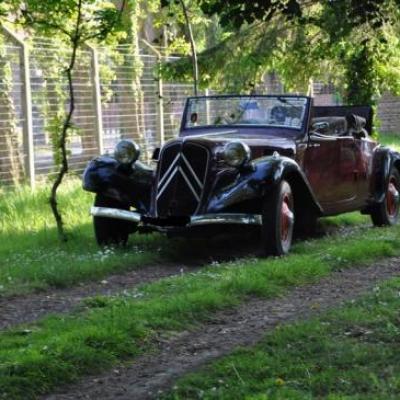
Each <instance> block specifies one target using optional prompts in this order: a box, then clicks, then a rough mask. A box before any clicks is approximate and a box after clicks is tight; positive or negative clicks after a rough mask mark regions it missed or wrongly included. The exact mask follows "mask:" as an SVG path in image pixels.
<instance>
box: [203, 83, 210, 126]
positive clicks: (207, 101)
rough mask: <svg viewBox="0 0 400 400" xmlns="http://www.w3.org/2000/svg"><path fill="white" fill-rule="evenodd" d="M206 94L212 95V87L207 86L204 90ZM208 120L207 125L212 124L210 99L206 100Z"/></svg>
mask: <svg viewBox="0 0 400 400" xmlns="http://www.w3.org/2000/svg"><path fill="white" fill-rule="evenodd" d="M204 95H205V96H207V97H208V96H209V95H210V89H208V88H207V89H206V90H205V91H204ZM206 121H207V125H210V124H211V119H210V102H209V100H208V99H207V100H206Z"/></svg>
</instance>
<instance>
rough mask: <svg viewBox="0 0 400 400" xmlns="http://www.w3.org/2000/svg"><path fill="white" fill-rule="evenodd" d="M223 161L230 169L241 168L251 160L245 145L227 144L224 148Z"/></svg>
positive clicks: (237, 143)
mask: <svg viewBox="0 0 400 400" xmlns="http://www.w3.org/2000/svg"><path fill="white" fill-rule="evenodd" d="M223 154H224V160H225V162H226V163H227V164H228V165H230V166H231V167H241V166H242V165H243V164H245V163H247V162H249V161H250V159H251V151H250V148H249V146H247V144H246V143H243V142H240V141H234V142H229V143H227V144H226V145H225V148H224V153H223Z"/></svg>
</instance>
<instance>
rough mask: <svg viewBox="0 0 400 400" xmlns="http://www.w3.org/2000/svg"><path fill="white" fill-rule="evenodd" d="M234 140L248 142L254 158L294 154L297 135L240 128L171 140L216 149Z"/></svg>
mask: <svg viewBox="0 0 400 400" xmlns="http://www.w3.org/2000/svg"><path fill="white" fill-rule="evenodd" d="M233 140H240V141H242V142H244V143H246V144H247V145H248V146H249V147H250V149H251V150H252V154H253V158H257V157H261V156H263V155H266V154H269V153H270V152H273V151H278V152H280V153H282V154H285V155H288V156H293V155H294V154H295V152H296V139H295V137H281V136H276V135H273V134H271V133H269V134H268V133H267V132H264V131H263V132H262V133H244V132H240V131H238V130H226V131H215V132H210V131H208V132H207V133H202V134H199V135H190V136H183V137H179V138H177V139H174V140H173V141H171V142H174V143H176V142H177V141H178V142H182V144H184V143H187V142H190V143H198V144H201V145H203V146H205V147H207V148H209V149H210V150H211V151H214V150H215V149H217V148H219V147H222V146H224V145H225V144H226V143H228V142H231V141H233Z"/></svg>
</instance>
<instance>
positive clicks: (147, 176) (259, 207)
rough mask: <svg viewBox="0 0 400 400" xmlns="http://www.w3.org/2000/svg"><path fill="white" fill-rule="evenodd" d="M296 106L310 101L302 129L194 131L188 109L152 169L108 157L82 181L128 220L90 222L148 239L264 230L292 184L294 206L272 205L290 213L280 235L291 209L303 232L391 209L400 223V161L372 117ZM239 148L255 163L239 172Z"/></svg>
mask: <svg viewBox="0 0 400 400" xmlns="http://www.w3.org/2000/svg"><path fill="white" fill-rule="evenodd" d="M226 97H228V96H215V97H212V99H215V100H216V101H218V99H219V98H226ZM268 97H269V96H257V97H256V98H257V99H263V98H268ZM270 97H273V96H270ZM275 97H276V96H275ZM244 98H245V99H248V98H249V96H247V97H244ZM292 98H293V99H299V98H300V99H304V104H305V106H304V110H303V113H304V115H303V119H302V121H301V123H299V125H298V126H297V128H296V129H293V128H292V127H279V126H263V125H262V124H258V125H257V126H248V125H241V124H237V123H229V122H226V123H223V124H216V125H207V126H196V125H194V124H190V123H189V124H188V121H187V119H188V118H193V119H194V120H195V119H196V118H197V116H196V115H195V113H192V114H191V113H190V110H188V107H189V103H190V99H189V100H188V105H187V106H186V110H185V113H184V117H183V119H182V125H181V129H180V133H179V137H178V138H176V139H172V140H170V141H169V142H167V143H166V144H165V145H164V146H163V147H162V148H161V149H157V150H156V152H155V156H154V158H155V162H156V167H155V168H154V169H150V168H148V167H145V166H144V165H143V164H141V163H139V162H136V163H134V164H133V165H130V166H129V167H128V168H127V167H126V166H125V165H121V164H120V163H119V162H118V161H116V160H115V159H114V158H112V157H106V156H103V157H99V158H97V159H95V160H93V161H91V163H90V164H89V165H88V167H87V169H86V171H85V173H84V188H85V189H86V190H90V191H92V192H95V193H97V194H100V195H102V196H104V197H109V198H112V199H114V201H115V203H113V204H117V205H116V206H115V205H113V207H111V208H114V209H116V210H118V209H120V210H124V212H122V211H121V212H122V213H121V214H119V215H118V213H117V212H115V213H113V212H112V210H111V209H110V207H108V208H107V207H94V208H93V209H92V214H93V215H94V216H95V218H96V217H97V218H107V217H108V218H114V219H119V220H121V221H124V220H125V221H130V222H131V223H135V228H138V229H139V230H141V231H146V232H147V231H153V230H158V231H164V232H175V233H176V232H186V231H188V230H191V229H194V228H196V227H198V226H202V227H210V228H211V227H215V226H221V225H222V226H224V225H225V226H226V225H243V224H245V225H261V226H262V225H263V224H265V223H266V219H265V218H266V217H265V213H267V214H268V211H266V210H265V207H266V205H265V204H266V199H268V197H271V196H272V197H273V196H274V191H275V192H276V190H278V189H279V187H280V185H282V182H283V181H285V182H287V183H288V184H289V185H290V192H291V193H290V196H291V197H292V198H293V199H292V200H291V202H288V204H287V206H285V204H284V203H282V204H283V206H282V204H281V205H279V204H278V205H276V204H275V203H276V202H279V201H280V200H279V199H278V200H276V201H275V200H274V205H273V207H275V206H277V207H278V208H279V207H280V210H281V211H279V210H278V212H283V214H282V217H279V215H278V220H277V221H278V222H275V223H278V224H281V225H280V228H279V230H280V232H283V233H282V235H284V234H285V232H284V229H285V227H284V225H285V224H287V223H288V222H287V221H286V222H285V220H284V219H285V211H284V210H283V208H284V207H286V208H288V207H289V208H291V211H289V214H290V215H291V216H292V219H291V220H290V221H292V222H293V218H294V220H295V221H296V224H307V221H308V220H312V219H315V218H318V217H321V216H329V215H337V214H341V213H345V212H350V211H356V210H359V211H361V212H362V213H366V214H368V213H370V214H373V213H376V212H377V211H376V210H377V209H379V210H380V212H382V207H383V206H384V208H385V209H386V211H387V213H389V214H390V213H392V214H393V215H392V217H393V218H392V219H393V221H394V220H396V221H397V215H398V203H399V182H398V181H397V180H398V178H397V177H398V173H399V171H400V155H399V153H397V152H395V151H393V150H391V149H390V148H387V147H383V146H381V145H379V144H378V143H377V142H376V141H375V140H374V139H372V138H371V134H372V109H371V108H370V107H368V106H357V107H355V106H352V107H351V106H329V107H315V106H313V102H312V99H311V98H308V97H301V96H300V97H299V96H284V98H283V100H282V101H284V102H288V101H290V100H291V99H292ZM278 99H279V97H278ZM349 116H356V117H355V118H358V119H359V120H361V121H363V124H362V126H358V127H357V129H350V128H351V127H350V125H349V124H347V125H343V126H345V127H344V128H343V129H342V128H341V126H342V125H340V124H339V125H337V122H338V121H339V122H340V123H342V122H343V121H345V120H347V121H349ZM353 118H354V117H353ZM345 124H346V123H345ZM338 126H339V128H337V127H338ZM232 141H236V142H237V141H240V142H242V143H244V144H245V145H247V146H248V147H249V148H250V151H251V158H250V160H247V161H246V162H245V163H243V165H240V166H239V167H233V166H231V165H228V164H227V163H226V160H224V149H225V148H226V145H227V143H230V142H232ZM393 171H397V172H395V173H393ZM282 201H283V200H282ZM118 204H119V205H120V206H118ZM268 204H269V203H268ZM132 207H133V208H135V210H134V211H131V210H130V208H132ZM282 207H283V208H282ZM282 210H283V211H282ZM124 213H125V214H124ZM127 213H131V214H130V215H131V218H130V217H129V214H127ZM293 215H294V217H293ZM389 217H390V215H389ZM394 217H395V218H394ZM274 221H275V220H274ZM290 221H289V222H290ZM136 224H137V225H136ZM382 224H383V223H382ZM286 234H287V232H286ZM266 240H268V238H266ZM273 253H277V254H279V253H280V252H279V251H278V252H277V251H273Z"/></svg>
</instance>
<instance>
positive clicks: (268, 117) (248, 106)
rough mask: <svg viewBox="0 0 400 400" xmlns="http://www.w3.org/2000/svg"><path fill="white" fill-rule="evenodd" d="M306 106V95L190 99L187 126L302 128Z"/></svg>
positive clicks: (186, 119)
mask: <svg viewBox="0 0 400 400" xmlns="http://www.w3.org/2000/svg"><path fill="white" fill-rule="evenodd" d="M306 106H307V98H306V97H289V96H248V97H246V96H226V97H225V96H221V97H218V96H215V97H199V98H190V99H189V100H188V105H187V107H186V115H185V119H184V121H185V128H195V127H196V128H197V127H207V126H227V125H228V126H229V125H234V126H266V127H282V128H293V129H301V128H302V126H303V121H304V118H305V113H306Z"/></svg>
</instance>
